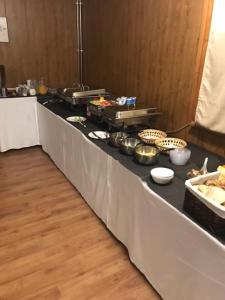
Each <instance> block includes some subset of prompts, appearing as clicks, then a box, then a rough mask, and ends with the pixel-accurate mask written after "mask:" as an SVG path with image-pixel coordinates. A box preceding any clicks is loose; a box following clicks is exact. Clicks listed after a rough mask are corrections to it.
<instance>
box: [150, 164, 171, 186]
mask: <svg viewBox="0 0 225 300" xmlns="http://www.w3.org/2000/svg"><path fill="white" fill-rule="evenodd" d="M150 174H151V176H152V179H153V180H154V181H155V182H156V183H158V184H167V183H169V182H170V181H171V180H172V179H173V177H174V171H173V170H171V169H168V168H161V167H160V168H154V169H152V170H151V171H150Z"/></svg>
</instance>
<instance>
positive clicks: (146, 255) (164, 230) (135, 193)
mask: <svg viewBox="0 0 225 300" xmlns="http://www.w3.org/2000/svg"><path fill="white" fill-rule="evenodd" d="M38 115H39V129H40V143H41V145H42V147H43V149H44V150H45V151H46V152H47V153H48V154H49V155H50V157H51V158H52V159H53V161H54V162H55V163H56V165H57V166H58V167H59V168H60V169H61V170H62V172H63V173H64V174H65V176H66V177H67V178H68V179H69V180H70V181H71V182H72V184H73V185H74V186H75V187H76V188H77V189H78V190H79V192H80V193H81V194H82V196H83V197H84V199H85V200H86V201H87V203H88V204H89V205H90V207H91V208H92V209H93V210H94V211H95V213H96V214H97V215H98V216H99V217H100V218H101V219H102V220H103V221H104V223H105V224H106V226H107V227H108V228H109V230H110V231H111V232H112V233H113V234H114V235H115V236H116V237H117V238H118V239H119V240H120V241H121V242H122V243H123V244H124V245H125V246H126V247H127V249H128V252H129V255H130V258H131V260H132V261H133V262H134V264H135V265H136V266H137V267H138V268H139V269H140V270H141V271H142V272H143V273H144V274H145V276H146V278H147V279H148V280H149V282H150V283H151V284H152V285H153V286H154V287H155V288H156V290H157V291H158V292H159V293H160V295H161V296H162V297H163V299H165V300H224V299H225V247H224V245H222V244H221V243H220V242H218V241H217V240H216V239H214V238H213V237H212V236H211V235H209V234H208V233H207V232H205V231H204V230H202V229H201V228H200V227H199V226H198V225H196V224H195V223H193V222H192V221H191V220H190V219H188V218H186V217H185V216H184V215H183V214H181V213H180V212H179V211H177V210H176V209H174V208H173V207H172V206H170V205H169V204H168V203H167V202H166V201H165V200H163V199H162V198H161V197H159V196H158V195H157V194H155V193H154V192H153V191H152V190H151V189H150V188H149V187H148V186H147V185H146V184H145V183H144V182H143V181H141V179H140V178H139V177H137V176H136V175H134V174H133V173H132V172H130V171H129V170H128V169H126V168H125V167H124V166H122V165H121V164H120V163H119V162H118V161H116V160H115V159H114V158H112V157H111V156H109V155H108V154H106V153H105V152H104V151H103V150H101V149H100V148H99V147H97V146H96V145H94V144H93V143H92V142H91V141H90V140H89V139H87V138H86V137H85V136H84V135H83V134H82V133H81V132H80V131H79V130H78V129H76V128H75V127H73V126H71V125H70V124H69V123H68V122H66V121H64V120H63V119H61V118H60V117H58V116H56V115H55V114H53V113H52V112H51V111H49V110H48V109H47V108H45V107H43V106H42V105H40V104H38ZM140 300H141V299H140Z"/></svg>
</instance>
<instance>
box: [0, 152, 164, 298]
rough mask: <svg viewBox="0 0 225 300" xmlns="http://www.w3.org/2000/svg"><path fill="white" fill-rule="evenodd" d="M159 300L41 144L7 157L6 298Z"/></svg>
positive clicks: (1, 221) (2, 244) (0, 197)
mask: <svg viewBox="0 0 225 300" xmlns="http://www.w3.org/2000/svg"><path fill="white" fill-rule="evenodd" d="M27 299H30V300H31V299H32V300H39V299H40V300H58V299H62V300H87V299H88V300H110V299H113V300H115V299H116V300H118V299H119V300H120V299H122V300H133V299H138V300H159V299H160V298H159V296H158V295H157V294H156V292H155V291H154V290H153V288H152V287H151V286H150V285H149V284H148V282H147V281H146V280H145V278H144V277H143V276H142V275H141V274H140V273H139V271H138V270H137V269H136V268H135V267H134V266H133V265H132V264H131V263H130V261H129V259H128V255H127V252H126V250H125V249H124V247H123V246H122V245H121V244H120V243H119V242H118V241H117V240H116V239H115V238H114V237H113V236H112V235H111V234H110V232H109V231H108V230H107V229H106V228H105V226H104V225H103V224H102V223H101V221H100V220H99V219H98V218H97V217H96V216H95V214H94V213H93V212H92V211H91V210H90V208H89V207H88V206H87V204H86V203H85V201H84V200H83V199H82V197H81V196H80V194H79V193H78V192H77V191H76V190H75V189H74V187H73V186H72V185H71V184H70V183H69V182H68V181H67V180H66V179H65V177H64V176H63V175H62V173H61V172H60V171H59V170H58V169H57V168H56V167H55V166H54V164H53V163H52V161H51V160H50V159H49V157H48V156H47V155H46V154H44V152H42V150H41V149H40V148H39V147H36V148H30V149H24V150H17V151H9V152H7V153H1V154H0V300H27Z"/></svg>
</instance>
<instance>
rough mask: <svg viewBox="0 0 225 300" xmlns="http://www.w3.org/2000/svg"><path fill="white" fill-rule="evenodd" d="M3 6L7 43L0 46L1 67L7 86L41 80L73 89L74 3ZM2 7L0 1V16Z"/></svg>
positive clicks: (28, 1) (19, 1) (11, 2)
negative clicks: (29, 80) (7, 30)
mask: <svg viewBox="0 0 225 300" xmlns="http://www.w3.org/2000/svg"><path fill="white" fill-rule="evenodd" d="M5 3H6V16H7V21H8V28H9V38H10V43H9V44H4V43H0V63H1V64H4V65H5V68H6V80H7V82H6V83H7V86H16V85H17V84H18V83H21V82H23V81H25V80H26V79H29V78H31V79H32V78H33V79H35V78H36V79H40V78H41V77H44V78H45V80H46V83H47V84H49V85H50V86H53V87H65V86H72V84H73V83H74V82H75V81H76V80H77V75H76V72H77V70H76V50H75V48H76V45H75V37H76V32H75V24H76V15H75V2H74V1H73V0H65V1H60V0H55V1H52V0H40V1H36V0H7V1H5ZM3 4H4V1H3V0H0V9H1V10H0V13H1V11H2V10H3ZM4 14H5V13H4Z"/></svg>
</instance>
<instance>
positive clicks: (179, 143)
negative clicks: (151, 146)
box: [155, 137, 187, 151]
mask: <svg viewBox="0 0 225 300" xmlns="http://www.w3.org/2000/svg"><path fill="white" fill-rule="evenodd" d="M155 144H156V146H157V148H158V149H159V150H161V151H163V150H164V151H166V150H168V151H169V150H170V149H174V148H175V149H177V148H185V147H186V146H187V143H186V142H185V141H184V140H181V139H178V138H171V137H168V138H164V139H159V140H156V142H155Z"/></svg>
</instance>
